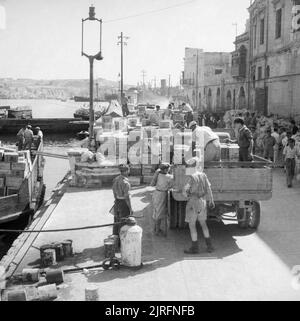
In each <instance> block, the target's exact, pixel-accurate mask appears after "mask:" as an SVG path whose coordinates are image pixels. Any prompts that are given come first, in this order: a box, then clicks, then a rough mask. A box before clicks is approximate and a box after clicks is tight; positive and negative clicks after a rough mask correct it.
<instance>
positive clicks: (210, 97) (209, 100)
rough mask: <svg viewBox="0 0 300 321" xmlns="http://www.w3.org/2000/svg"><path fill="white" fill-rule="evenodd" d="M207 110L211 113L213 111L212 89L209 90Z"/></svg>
mask: <svg viewBox="0 0 300 321" xmlns="http://www.w3.org/2000/svg"><path fill="white" fill-rule="evenodd" d="M207 109H208V110H209V111H211V110H212V93H211V89H210V88H209V89H208V94H207Z"/></svg>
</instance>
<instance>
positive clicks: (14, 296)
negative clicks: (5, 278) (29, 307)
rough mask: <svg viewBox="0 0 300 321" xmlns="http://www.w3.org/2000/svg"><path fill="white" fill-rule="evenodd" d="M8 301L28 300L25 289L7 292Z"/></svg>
mask: <svg viewBox="0 0 300 321" xmlns="http://www.w3.org/2000/svg"><path fill="white" fill-rule="evenodd" d="M7 301H27V295H26V291H25V290H11V291H8V292H7Z"/></svg>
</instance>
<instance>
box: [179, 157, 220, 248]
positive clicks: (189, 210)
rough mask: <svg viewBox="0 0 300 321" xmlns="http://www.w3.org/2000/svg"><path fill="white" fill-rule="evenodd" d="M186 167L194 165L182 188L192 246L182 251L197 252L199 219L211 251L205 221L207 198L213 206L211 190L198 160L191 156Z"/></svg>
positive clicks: (212, 206)
mask: <svg viewBox="0 0 300 321" xmlns="http://www.w3.org/2000/svg"><path fill="white" fill-rule="evenodd" d="M187 166H188V167H195V172H194V173H193V174H192V175H190V176H189V177H188V180H187V182H186V185H185V186H184V189H183V195H184V196H185V197H187V198H188V203H187V206H186V219H185V221H186V222H187V223H188V224H189V228H190V233H191V238H192V246H191V248H190V249H188V250H186V251H184V252H185V253H186V254H198V253H199V244H198V233H197V227H196V223H197V221H199V223H200V225H201V227H202V231H203V234H204V237H205V242H206V246H207V252H208V253H212V252H213V251H214V248H213V246H212V242H211V238H210V233H209V230H208V227H207V224H206V221H207V204H206V200H207V199H208V201H209V203H210V204H209V205H210V207H211V208H214V207H215V203H214V198H213V194H212V190H211V185H210V182H209V180H208V178H207V176H206V174H205V173H204V172H203V169H202V168H201V166H200V160H199V159H197V158H192V159H191V160H190V161H189V162H188V164H187Z"/></svg>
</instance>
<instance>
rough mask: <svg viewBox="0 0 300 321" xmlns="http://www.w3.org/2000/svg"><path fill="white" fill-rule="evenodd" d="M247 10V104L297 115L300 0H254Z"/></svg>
mask: <svg viewBox="0 0 300 321" xmlns="http://www.w3.org/2000/svg"><path fill="white" fill-rule="evenodd" d="M249 13H250V55H249V58H250V64H249V73H250V74H249V84H250V86H249V87H250V90H249V96H250V98H249V105H250V107H251V109H253V110H256V111H259V112H261V113H263V114H279V115H282V116H293V117H295V116H299V115H300V90H299V89H300V1H299V0H256V1H253V2H252V4H251V5H250V8H249Z"/></svg>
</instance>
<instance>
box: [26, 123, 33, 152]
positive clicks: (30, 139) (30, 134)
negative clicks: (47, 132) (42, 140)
mask: <svg viewBox="0 0 300 321" xmlns="http://www.w3.org/2000/svg"><path fill="white" fill-rule="evenodd" d="M24 139H25V143H24V149H25V150H31V146H32V142H33V131H32V127H31V125H27V127H26V129H25V131H24Z"/></svg>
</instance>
